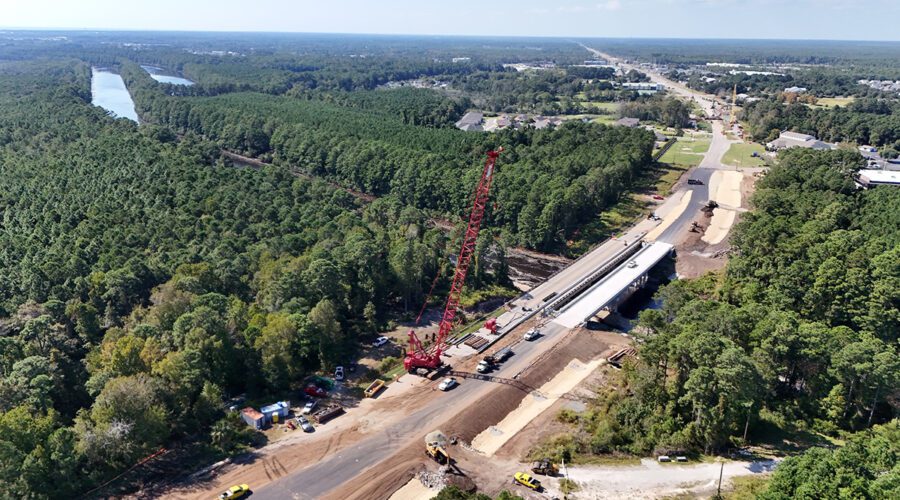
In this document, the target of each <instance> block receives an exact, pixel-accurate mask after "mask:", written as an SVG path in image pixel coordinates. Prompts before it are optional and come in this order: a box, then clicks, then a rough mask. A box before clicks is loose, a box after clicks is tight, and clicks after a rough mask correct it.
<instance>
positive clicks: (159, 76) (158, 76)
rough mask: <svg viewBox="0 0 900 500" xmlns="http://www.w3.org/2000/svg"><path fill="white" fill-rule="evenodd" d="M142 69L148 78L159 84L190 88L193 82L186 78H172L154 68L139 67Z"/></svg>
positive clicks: (163, 71) (162, 70)
mask: <svg viewBox="0 0 900 500" xmlns="http://www.w3.org/2000/svg"><path fill="white" fill-rule="evenodd" d="M141 67H142V68H144V71H146V72H147V73H150V78H153V79H154V80H156V81H157V82H160V83H171V84H172V85H185V86H191V85H193V84H194V82H192V81H190V80H188V79H187V78H182V77H180V76H172V75H167V74H166V73H165V70H164V69H162V68H159V67H156V66H145V65H141Z"/></svg>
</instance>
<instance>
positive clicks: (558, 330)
mask: <svg viewBox="0 0 900 500" xmlns="http://www.w3.org/2000/svg"><path fill="white" fill-rule="evenodd" d="M585 48H586V49H588V50H590V51H591V52H593V53H595V54H596V55H598V56H601V57H606V58H607V59H609V60H611V61H617V60H616V59H615V58H612V57H610V56H608V55H606V54H603V53H601V52H599V51H596V50H594V49H590V48H588V47H585ZM623 66H624V67H625V68H626V69H627V68H630V67H629V66H627V65H624V63H623ZM650 77H651V79H653V80H654V81H658V82H660V83H663V84H664V85H666V86H667V87H668V88H670V89H672V90H673V91H675V92H676V93H678V94H679V95H681V96H683V97H685V98H690V99H694V100H696V101H697V102H699V103H700V105H701V106H702V107H703V108H704V109H705V110H707V111H708V110H709V109H711V106H712V104H711V102H712V101H711V97H708V96H704V95H701V94H699V93H696V92H694V91H692V90H690V89H686V88H684V87H683V86H681V85H678V84H676V83H675V82H671V81H669V80H668V79H665V78H663V77H661V76H660V75H654V74H652V73H651V74H650ZM713 129H714V131H713V139H712V144H711V146H710V148H709V151H708V152H707V153H706V155H705V157H704V160H703V162H702V163H701V166H700V167H697V168H694V169H692V170H691V171H690V172H689V173H688V175H687V176H686V177H688V176H689V177H690V178H693V179H697V180H699V181H700V182H701V183H700V184H687V183H683V185H681V186H680V187H679V189H677V190H676V191H675V192H674V193H673V194H672V195H671V196H670V198H669V200H668V201H666V202H665V203H664V204H663V205H661V207H660V211H661V212H662V208H663V207H665V208H667V209H668V210H669V212H670V214H669V215H668V216H667V217H666V218H665V220H664V223H665V224H667V227H666V228H665V229H664V230H662V231H661V232H660V233H659V234H658V235H656V241H661V242H665V243H670V244H676V243H677V242H678V240H680V238H681V237H683V235H684V234H685V233H686V231H687V230H688V229H689V227H690V224H691V222H692V221H693V220H694V218H695V217H696V215H697V214H698V213H699V209H700V208H702V207H703V206H704V205H705V204H706V203H707V201H708V200H709V189H708V185H709V180H710V177H711V175H712V173H713V172H714V171H715V170H716V169H719V168H722V166H721V162H720V160H721V156H722V154H724V152H725V151H726V150H727V149H728V146H729V145H730V142H729V141H728V139H727V138H726V137H725V136H724V134H722V124H721V123H720V122H715V121H714V122H713ZM687 193H689V195H688V196H689V202H688V203H687V204H686V205H684V204H683V203H682V202H681V201H680V200H683V199H684V198H683V197H684V196H686V194H687ZM658 225H660V222H659V221H653V220H643V221H640V222H638V223H637V224H635V226H633V227H632V228H631V229H630V230H628V231H627V232H626V233H624V234H622V235H620V236H619V237H617V238H612V239H610V240H607V241H606V242H604V243H602V244H601V245H599V246H598V247H596V248H595V249H593V250H592V251H590V252H588V253H587V254H585V255H584V256H582V257H581V258H580V259H578V260H577V261H575V262H574V263H572V264H571V265H570V266H568V267H566V268H565V269H563V270H561V271H560V272H558V273H557V274H555V275H554V276H551V277H550V278H549V279H548V280H547V281H545V282H544V283H543V284H541V285H539V286H538V287H536V288H535V289H534V290H532V291H531V292H530V293H527V294H525V295H523V296H522V297H520V298H518V299H516V300H515V301H513V305H514V306H515V307H522V306H525V307H527V308H529V309H532V310H534V311H537V310H538V309H540V308H541V307H542V306H544V305H545V304H546V302H548V301H545V299H546V298H547V297H550V296H555V295H556V294H559V293H563V292H564V291H565V290H567V289H568V288H569V287H571V286H573V285H574V284H576V283H577V282H578V281H580V280H582V279H584V277H585V276H587V275H589V274H591V273H592V272H594V271H595V270H597V269H598V268H600V267H602V266H603V265H604V264H606V263H607V262H609V261H610V260H611V259H613V258H614V257H615V256H616V255H617V254H618V253H619V252H620V251H621V249H622V248H623V247H624V246H625V245H626V244H628V243H631V242H635V241H637V240H640V239H642V238H644V237H645V236H646V235H647V234H648V233H649V232H651V231H652V230H653V229H654V228H656V227H657V226H658ZM576 300H578V299H576ZM568 331H569V328H568V327H566V326H563V325H560V324H558V323H553V322H550V323H547V324H546V325H544V327H543V330H542V333H543V336H542V338H541V340H540V341H537V342H519V343H517V344H516V345H515V348H514V350H515V353H516V354H515V355H514V356H513V358H512V359H510V360H509V361H507V362H506V363H504V364H503V365H502V366H501V367H500V369H499V370H498V371H496V372H495V373H494V374H493V375H496V376H499V377H505V378H515V377H516V375H518V374H519V373H521V372H523V371H524V370H526V369H527V368H529V367H531V366H532V364H534V363H536V362H538V361H539V360H540V359H541V356H542V355H543V354H544V353H546V352H548V351H549V350H550V349H552V348H553V346H555V345H557V344H558V343H559V342H560V341H561V340H562V339H563V338H564V337H565V336H566V333H567V332H568ZM459 361H461V360H456V359H454V360H451V362H452V363H457V362H459ZM398 383H399V384H415V385H421V384H430V385H433V386H437V384H438V383H439V382H438V381H426V380H425V379H420V378H418V377H414V376H411V375H406V376H404V377H402V378H401V379H400V381H399V382H398ZM496 389H497V385H496V384H492V383H490V382H483V381H476V380H465V381H462V383H461V384H460V386H459V387H457V388H455V389H453V390H451V391H449V392H446V393H438V394H436V395H435V396H436V397H431V399H430V400H428V401H426V402H425V403H424V404H421V405H420V406H419V407H417V408H415V409H414V410H412V411H411V412H405V413H404V411H403V409H402V408H397V410H396V411H395V413H396V416H390V417H389V420H390V421H389V422H382V423H381V424H382V425H381V428H380V429H379V430H378V431H375V432H373V433H371V434H368V435H366V436H364V437H363V438H362V439H361V440H359V441H357V442H355V443H352V444H348V445H346V446H344V447H343V448H341V447H337V449H334V450H329V454H328V455H327V456H325V457H323V458H322V459H321V460H319V461H318V462H316V463H314V464H313V465H310V466H308V467H305V468H302V469H299V470H294V471H286V474H285V475H282V476H281V477H277V478H273V479H274V480H272V481H271V482H269V483H267V484H255V485H252V486H253V490H254V498H257V499H260V500H265V499H284V498H295V499H312V498H322V497H327V496H328V494H329V492H332V491H334V490H335V489H337V488H339V487H340V486H342V485H346V484H348V483H349V482H351V481H353V479H354V478H355V477H357V476H359V475H360V474H362V473H363V472H364V471H366V470H369V469H371V468H373V467H377V466H378V465H379V464H380V463H382V462H383V461H385V460H387V459H388V458H390V457H391V456H392V455H394V454H396V453H399V451H400V450H402V449H403V448H405V447H407V446H409V445H410V444H413V443H416V442H419V443H422V439H423V437H424V435H425V434H427V433H428V432H430V431H433V430H435V429H438V428H440V427H441V425H442V424H444V423H446V422H448V421H450V419H451V418H453V417H454V416H456V415H457V414H459V413H460V412H461V411H462V410H463V409H465V408H466V407H467V404H470V403H471V402H473V401H478V400H479V399H480V398H482V397H485V396H487V395H489V394H490V393H491V391H493V390H496ZM390 393H391V391H390V388H389V389H388V390H387V391H385V393H384V394H383V395H382V397H383V398H388V397H390ZM426 394H427V395H430V394H431V391H427V392H426ZM418 396H419V397H421V398H422V399H425V398H427V397H429V396H426V395H421V394H419V395H418ZM356 414H357V411H355V410H353V409H351V410H350V411H349V412H348V414H347V415H346V416H345V417H343V418H345V419H353V418H360V416H359V415H356ZM310 438H311V439H310V441H309V442H308V444H303V442H302V441H301V442H299V443H297V444H292V445H291V446H310V445H312V444H313V443H314V442H316V439H317V438H316V437H315V436H310ZM323 438H324V436H323ZM323 438H318V439H319V441H321V440H322V439H323ZM262 451H263V453H265V450H262ZM269 453H274V454H277V451H270V452H269ZM246 466H247V467H252V466H253V464H252V463H251V464H248V465H246ZM225 476H227V477H219V478H218V479H217V480H216V484H215V485H211V486H214V488H219V487H220V486H221V485H222V484H226V482H227V481H230V480H231V479H232V478H231V477H230V476H229V475H228V474H225ZM363 486H366V485H360V487H361V488H362V487H363ZM398 486H399V485H398Z"/></svg>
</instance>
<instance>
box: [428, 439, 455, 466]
mask: <svg viewBox="0 0 900 500" xmlns="http://www.w3.org/2000/svg"><path fill="white" fill-rule="evenodd" d="M425 454H426V455H428V456H429V457H431V458H432V459H434V461H435V462H437V463H439V464H441V465H450V454H448V453H447V450H445V449H444V447H443V446H441V445H440V444H439V443H425Z"/></svg>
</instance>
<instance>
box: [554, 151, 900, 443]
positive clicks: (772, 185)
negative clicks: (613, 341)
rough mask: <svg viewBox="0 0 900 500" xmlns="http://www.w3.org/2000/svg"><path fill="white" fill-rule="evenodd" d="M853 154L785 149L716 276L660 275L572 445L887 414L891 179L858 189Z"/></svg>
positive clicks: (819, 426)
mask: <svg viewBox="0 0 900 500" xmlns="http://www.w3.org/2000/svg"><path fill="white" fill-rule="evenodd" d="M860 162H861V160H860V158H859V156H858V155H856V154H855V153H853V152H846V151H830V152H813V151H809V150H792V151H789V152H788V153H784V155H783V157H782V159H781V162H780V164H779V165H778V166H776V167H774V168H772V169H771V170H770V172H769V173H768V175H767V176H766V177H765V178H763V179H762V180H760V181H759V183H758V189H757V192H756V193H755V194H754V196H753V198H752V204H753V207H754V210H753V211H751V212H749V213H747V214H745V215H744V216H743V220H742V222H741V223H740V224H739V225H738V226H737V227H736V229H735V233H734V235H733V239H732V244H733V246H734V249H733V251H732V253H733V256H732V259H731V261H730V262H729V264H728V267H727V271H726V273H725V276H724V279H723V281H721V282H719V283H717V280H716V278H715V277H714V276H713V277H709V278H705V279H701V280H698V281H676V282H673V283H672V284H670V285H668V286H666V287H665V288H663V289H662V290H661V292H660V296H659V297H660V299H661V300H662V303H663V307H662V309H661V310H648V311H645V312H643V313H642V314H641V316H640V322H639V327H638V328H637V330H636V331H638V332H641V333H640V336H641V340H642V344H641V348H640V352H639V354H640V360H639V362H637V363H636V364H635V365H634V366H631V367H629V368H628V369H627V370H625V371H624V372H623V380H622V382H623V384H624V386H625V388H626V390H625V391H622V390H610V391H608V392H603V393H602V394H601V395H600V396H599V398H598V401H597V404H596V406H595V407H594V408H593V409H592V410H591V411H589V412H587V413H585V414H583V415H581V416H579V417H577V419H576V421H577V422H579V425H581V426H582V427H583V429H584V430H585V431H586V432H587V435H588V436H589V438H588V439H586V440H585V441H581V442H580V443H578V446H581V447H582V450H583V451H588V452H593V453H606V452H611V451H617V450H621V451H628V452H633V453H645V452H649V451H653V450H656V451H659V452H673V451H684V450H699V451H707V452H709V451H714V450H718V449H723V448H727V447H729V446H732V445H734V444H737V443H740V442H741V439H742V435H743V431H744V428H745V426H746V425H749V431H750V433H751V434H750V436H751V437H753V432H754V429H755V428H756V424H757V423H758V422H759V421H760V418H761V415H762V416H764V417H765V418H766V419H769V420H773V421H775V422H780V423H781V424H782V425H786V426H789V427H790V426H792V425H793V426H799V427H801V428H802V427H806V428H811V429H814V430H817V431H820V432H826V433H836V432H839V431H841V430H855V429H862V428H866V427H868V426H870V425H872V424H875V423H879V422H885V421H888V420H890V419H892V418H894V417H895V416H896V415H897V410H898V408H897V406H896V401H897V399H896V397H897V392H896V391H897V387H898V384H900V361H898V359H900V357H898V352H897V341H898V332H900V292H898V291H900V268H898V266H897V262H900V261H898V257H900V254H898V248H900V218H898V212H897V210H896V209H895V208H896V207H897V206H900V191H898V190H897V189H892V188H890V187H887V188H876V189H873V190H857V188H856V187H855V186H854V184H853V181H852V177H851V174H852V172H853V170H854V169H855V168H857V166H858V165H859V163H860ZM788 423H790V424H788ZM566 449H569V450H571V447H568V448H567V447H566V446H562V447H560V448H558V451H560V452H563V451H565V450H566Z"/></svg>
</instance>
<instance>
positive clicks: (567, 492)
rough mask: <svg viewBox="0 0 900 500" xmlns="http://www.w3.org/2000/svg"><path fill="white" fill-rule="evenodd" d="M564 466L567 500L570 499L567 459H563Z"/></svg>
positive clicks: (564, 494)
mask: <svg viewBox="0 0 900 500" xmlns="http://www.w3.org/2000/svg"><path fill="white" fill-rule="evenodd" d="M562 466H563V478H564V479H565V482H564V484H565V487H564V488H563V490H564V491H563V500H566V499H567V498H569V468H568V467H566V457H563V459H562Z"/></svg>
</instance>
